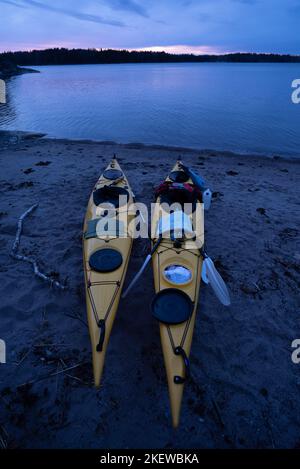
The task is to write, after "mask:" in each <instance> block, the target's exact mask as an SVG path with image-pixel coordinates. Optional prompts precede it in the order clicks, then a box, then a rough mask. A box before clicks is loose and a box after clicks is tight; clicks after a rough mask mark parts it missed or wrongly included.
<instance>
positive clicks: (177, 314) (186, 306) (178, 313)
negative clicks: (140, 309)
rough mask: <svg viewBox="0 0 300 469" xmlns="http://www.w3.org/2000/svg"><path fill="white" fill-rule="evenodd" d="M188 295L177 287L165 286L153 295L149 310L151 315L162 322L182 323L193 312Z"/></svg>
mask: <svg viewBox="0 0 300 469" xmlns="http://www.w3.org/2000/svg"><path fill="white" fill-rule="evenodd" d="M193 309H194V308H193V303H192V300H191V299H190V297H189V296H188V295H187V294H186V293H185V292H183V291H182V290H179V289H177V288H166V289H164V290H161V291H160V292H158V293H157V295H155V297H154V299H153V301H152V304H151V310H152V315H153V316H154V318H155V319H157V320H158V321H159V322H162V323H164V324H170V325H175V324H182V323H183V322H186V321H188V319H189V318H190V317H191V315H192V312H193Z"/></svg>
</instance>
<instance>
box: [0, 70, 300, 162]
mask: <svg viewBox="0 0 300 469" xmlns="http://www.w3.org/2000/svg"><path fill="white" fill-rule="evenodd" d="M36 68H38V69H39V70H40V71H41V73H40V74H28V75H22V76H19V77H15V78H13V79H11V80H10V81H9V82H8V84H7V90H8V103H7V105H6V106H3V105H2V106H1V108H0V129H6V130H8V129H11V130H15V129H17V130H28V131H38V132H45V133H48V134H49V135H50V136H53V137H68V138H88V139H97V140H114V141H117V142H123V143H127V142H144V143H154V144H164V145H176V146H186V147H197V148H210V149H221V150H232V151H242V152H255V153H268V154H274V153H276V154H290V155H300V125H299V124H300V104H299V105H295V104H293V103H292V101H291V93H292V88H291V83H292V81H293V80H294V79H295V78H300V64H125V65H81V66H60V67H59V66H52V67H36Z"/></svg>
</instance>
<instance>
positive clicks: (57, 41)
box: [0, 0, 300, 54]
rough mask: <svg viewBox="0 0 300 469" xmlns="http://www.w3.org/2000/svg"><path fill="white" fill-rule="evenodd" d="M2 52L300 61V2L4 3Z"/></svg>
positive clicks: (121, 0) (55, 0)
mask: <svg viewBox="0 0 300 469" xmlns="http://www.w3.org/2000/svg"><path fill="white" fill-rule="evenodd" d="M0 17H1V27H0V51H3V50H21V49H22V50H24V49H33V48H39V49H42V48H46V47H84V48H86V47H96V48H100V47H103V48H107V47H111V48H117V49H121V48H126V49H154V50H162V49H163V50H167V51H170V52H194V53H203V52H205V53H206V52H208V53H222V52H235V51H242V52H245V51H250V52H276V53H292V54H300V34H299V31H300V1H299V0H145V1H142V0H86V1H77V2H75V1H74V0H73V1H71V0H0Z"/></svg>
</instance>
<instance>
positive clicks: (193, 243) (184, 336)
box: [151, 161, 204, 427]
mask: <svg viewBox="0 0 300 469" xmlns="http://www.w3.org/2000/svg"><path fill="white" fill-rule="evenodd" d="M174 183H175V184H174ZM183 183H184V184H183ZM165 184H166V185H168V184H170V185H171V184H172V185H173V186H174V187H175V188H176V184H177V185H178V187H179V189H178V190H179V192H178V191H177V192H178V194H179V199H178V200H180V203H179V207H177V208H176V209H175V212H174V213H173V214H170V213H169V212H168V211H166V210H165V208H164V206H163V203H164V202H166V200H164V197H163V196H162V195H159V196H158V197H157V200H156V202H157V204H156V207H155V210H154V212H153V215H152V233H151V238H152V242H153V244H155V243H157V241H158V239H159V237H160V238H161V240H160V243H159V245H158V247H157V249H156V251H155V252H154V254H153V257H152V262H153V273H154V283H155V291H156V297H155V299H154V301H153V303H152V312H153V315H154V316H155V317H156V319H157V320H158V321H159V328H160V337H161V345H162V350H163V356H164V362H165V368H166V374H167V381H168V388H169V396H170V403H171V413H172V421H173V426H174V427H177V426H178V424H179V417H180V408H181V401H182V395H183V388H184V383H185V382H186V381H187V380H188V374H189V355H190V350H191V344H192V337H193V331H194V326H195V319H196V311H197V303H198V296H199V286H200V281H201V270H202V262H203V256H202V255H201V252H200V248H201V247H203V244H204V211H203V206H202V204H201V203H200V201H199V200H198V199H197V200H194V202H193V204H192V205H193V206H192V209H191V210H190V212H191V213H188V214H185V210H184V213H183V204H182V200H184V197H183V198H182V194H183V195H187V196H189V194H188V191H187V190H186V189H185V187H183V186H188V188H189V189H191V190H193V188H194V185H193V182H192V180H191V179H190V178H189V177H188V176H187V175H186V174H185V173H184V171H182V170H181V166H180V162H179V161H178V162H177V164H176V165H175V166H174V168H173V170H172V172H171V173H170V174H169V176H168V177H167V179H166V180H165ZM174 194H176V191H175V192H174V193H173V196H172V198H171V202H172V203H174V202H175V203H176V202H177V201H176V197H175V198H174ZM187 200H189V197H187ZM168 202H169V201H168ZM167 221H169V223H170V226H171V228H172V229H171V231H170V233H171V236H167V237H166V236H165V231H164V228H165V224H166V222H167ZM178 229H181V235H180V233H179V234H178V233H177V235H176V230H177V231H178ZM172 230H173V231H172ZM172 232H173V235H172ZM174 233H175V234H174Z"/></svg>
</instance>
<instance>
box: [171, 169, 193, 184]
mask: <svg viewBox="0 0 300 469" xmlns="http://www.w3.org/2000/svg"><path fill="white" fill-rule="evenodd" d="M189 178H190V177H189V175H188V174H187V173H186V172H185V171H172V172H171V173H170V174H169V179H171V181H173V182H187V181H188V180H189Z"/></svg>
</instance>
